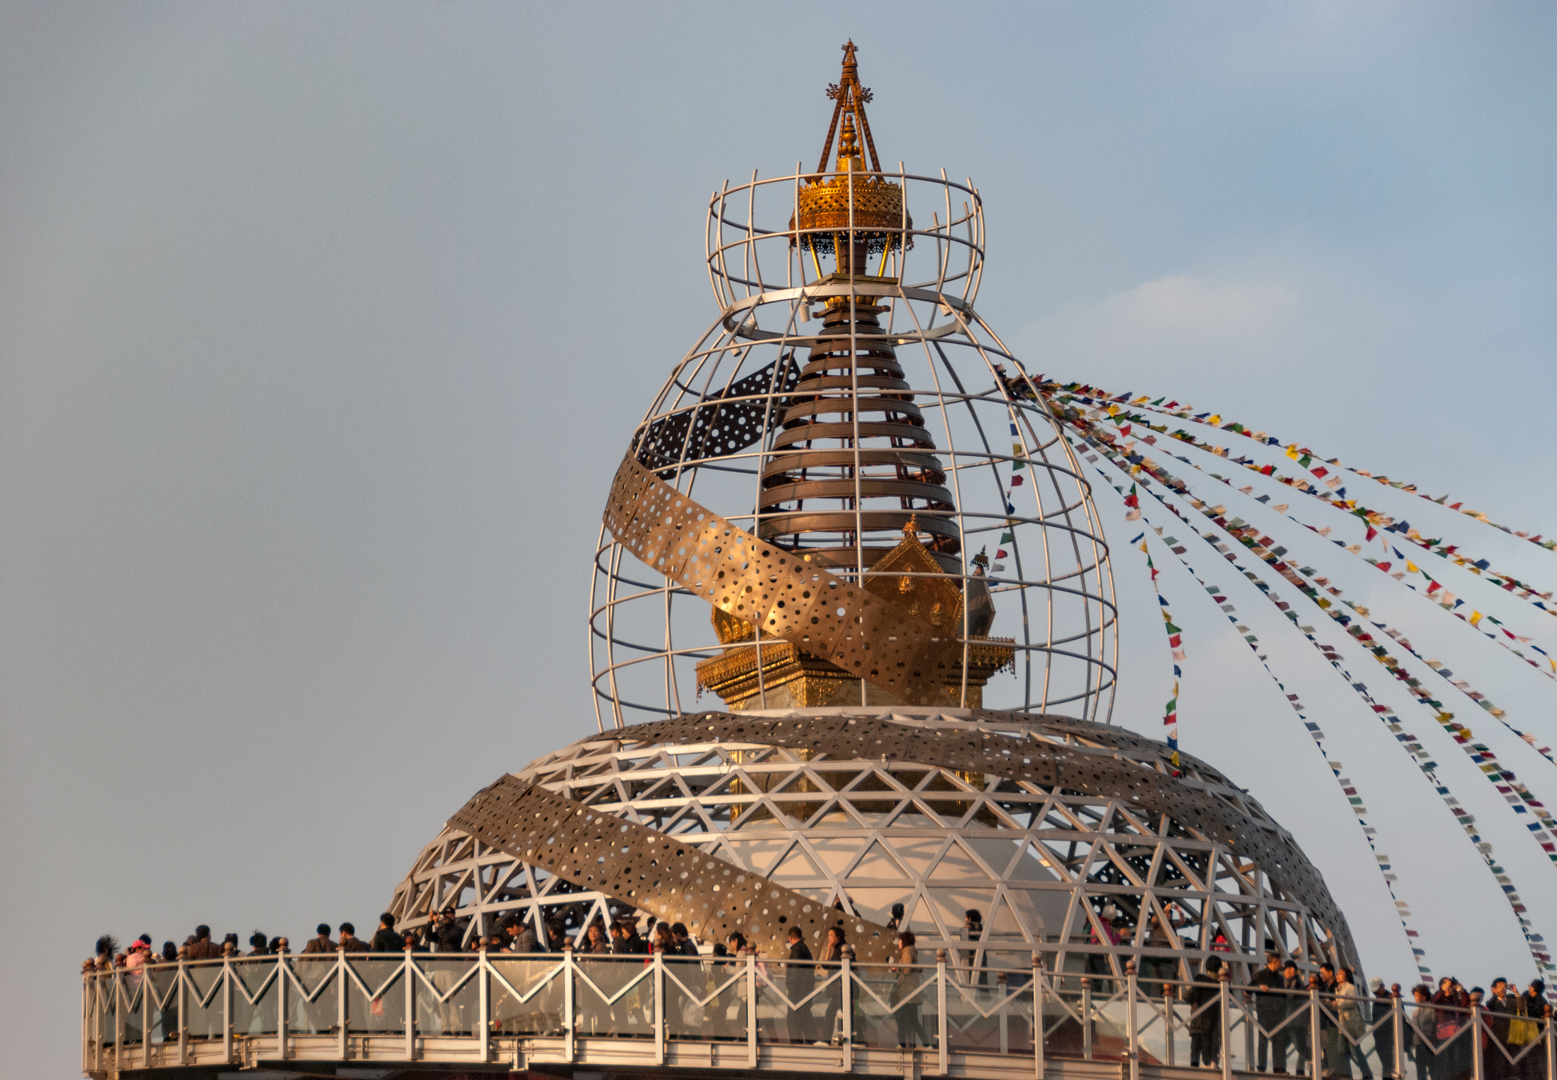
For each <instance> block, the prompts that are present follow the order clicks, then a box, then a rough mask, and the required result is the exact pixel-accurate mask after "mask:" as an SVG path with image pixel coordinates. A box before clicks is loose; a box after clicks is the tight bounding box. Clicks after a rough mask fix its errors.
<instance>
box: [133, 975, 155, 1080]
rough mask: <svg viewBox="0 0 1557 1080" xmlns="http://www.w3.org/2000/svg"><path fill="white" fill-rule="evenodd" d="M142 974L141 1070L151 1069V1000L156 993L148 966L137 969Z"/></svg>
mask: <svg viewBox="0 0 1557 1080" xmlns="http://www.w3.org/2000/svg"><path fill="white" fill-rule="evenodd" d="M137 970H138V971H139V972H140V974H141V1068H143V1069H149V1068H151V998H152V994H153V993H155V991H154V990H153V989H152V982H151V972H150V970H149V969H148V965H146V964H142V965H141V966H140V967H139V968H138V969H137Z"/></svg>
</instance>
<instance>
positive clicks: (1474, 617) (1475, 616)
mask: <svg viewBox="0 0 1557 1080" xmlns="http://www.w3.org/2000/svg"><path fill="white" fill-rule="evenodd" d="M1480 621H1481V612H1479V611H1473V612H1471V617H1470V624H1471V625H1472V626H1475V625H1476V624H1477V623H1479V622H1480Z"/></svg>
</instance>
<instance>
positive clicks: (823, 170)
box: [789, 41, 914, 278]
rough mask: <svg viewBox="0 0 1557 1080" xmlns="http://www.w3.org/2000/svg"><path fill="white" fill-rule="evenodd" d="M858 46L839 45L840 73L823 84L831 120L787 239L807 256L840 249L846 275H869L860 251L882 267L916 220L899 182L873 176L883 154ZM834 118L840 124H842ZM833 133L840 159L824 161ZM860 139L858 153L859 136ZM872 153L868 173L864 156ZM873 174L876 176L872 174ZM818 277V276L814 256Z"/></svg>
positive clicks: (906, 238) (908, 241)
mask: <svg viewBox="0 0 1557 1080" xmlns="http://www.w3.org/2000/svg"><path fill="white" fill-rule="evenodd" d="M857 51H858V50H857V49H856V48H855V45H854V42H852V41H850V42H847V43H846V44H845V45H844V47H843V74H842V75H841V76H839V79H838V81H837V82H835V83H833V84H832V85H830V86H829V87H828V88H827V96H828V97H829V98H831V99H832V100H833V103H834V104H833V119H832V123H831V124H829V125H828V127H827V141H826V142H824V143H823V144H822V158H821V160H820V161H819V162H818V163H817V166H816V173H815V174H813V175H812V176H810V177H807V178H806V183H805V184H804V185H802V187H801V189H800V191H799V192H798V193H797V198H796V204H797V205H796V209H797V210H798V213H797V214H796V216H795V217H794V218H791V219H790V222H789V225H790V228H791V230H794V231H792V232H791V234H790V243H791V245H794V244H795V243H797V242H798V243H799V244H800V245H801V246H802V247H805V248H808V249H809V250H810V251H811V253H812V254H813V255H831V254H834V253H835V252H836V253H837V255H838V273H839V274H842V275H845V276H847V277H849V278H855V277H863V276H866V275H867V274H868V270H867V269H866V265H865V262H866V255H867V254H869V253H872V252H880V253H881V254H882V270H880V271H878V276H879V275H880V274H882V273H885V266H886V257H887V252H889V251H891V250H892V249H894V248H898V247H899V246H900V245H904V244H905V241H906V246H908V247H912V246H913V240H912V239H911V238H909V236H908V235H905V234H909V233H911V232H912V229H913V226H914V222H913V219H912V218H911V217H909V216H908V213H907V211H906V209H905V208H904V206H903V189H902V187H901V186H900V185H898V184H894V183H892V182H891V181H890V180H887V179H886V178H885V177H883V176H881V175H879V174H880V172H881V161H880V160H879V159H878V158H877V157H876V141H875V139H873V138H872V137H871V134H870V120H868V119H867V118H866V116H865V104H866V102H868V101H870V100H872V95H871V92H870V89H869V88H868V87H864V86H861V85H860V71H859V62H858V60H857V59H856V57H855V54H856V52H857ZM840 123H841V125H842V128H841V130H840ZM835 138H836V139H837V140H838V160H837V165H836V167H835V168H834V169H832V170H829V169H828V167H827V163H828V159H829V158H830V157H831V156H832V152H833V140H834V139H835ZM862 139H863V141H864V143H865V151H864V153H862V152H861V150H860V142H861V140H862ZM866 154H868V155H869V157H870V171H869V172H866V168H865V164H866V163H865V156H866ZM872 174H875V175H872ZM817 276H818V277H822V276H824V274H823V272H822V268H821V265H820V263H818V264H817Z"/></svg>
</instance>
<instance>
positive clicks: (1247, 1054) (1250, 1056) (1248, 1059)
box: [1238, 924, 1263, 1072]
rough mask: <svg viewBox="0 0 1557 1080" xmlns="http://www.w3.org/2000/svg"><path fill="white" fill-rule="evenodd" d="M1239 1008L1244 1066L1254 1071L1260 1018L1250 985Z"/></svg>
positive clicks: (1245, 1069) (1247, 1069)
mask: <svg viewBox="0 0 1557 1080" xmlns="http://www.w3.org/2000/svg"><path fill="white" fill-rule="evenodd" d="M1262 925H1263V924H1262ZM1238 1009H1239V1011H1240V1012H1241V1013H1242V1014H1243V1068H1244V1071H1245V1072H1253V1071H1254V1065H1253V1062H1254V1055H1255V1049H1254V1036H1255V1026H1256V1025H1257V1024H1258V1023H1259V1020H1258V1019H1257V1018H1256V1017H1255V1015H1254V998H1253V997H1252V996H1251V995H1250V993H1249V988H1248V987H1244V991H1243V994H1242V995H1240V997H1239V1006H1238Z"/></svg>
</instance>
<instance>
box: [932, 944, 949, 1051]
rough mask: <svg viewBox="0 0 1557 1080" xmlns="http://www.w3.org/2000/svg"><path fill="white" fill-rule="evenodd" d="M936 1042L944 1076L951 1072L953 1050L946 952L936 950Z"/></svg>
mask: <svg viewBox="0 0 1557 1080" xmlns="http://www.w3.org/2000/svg"><path fill="white" fill-rule="evenodd" d="M935 1015H936V1023H935V1041H936V1044H937V1045H938V1046H939V1047H940V1048H941V1055H940V1058H941V1060H940V1069H939V1070H938V1071H939V1072H940V1074H941V1075H942V1076H945V1075H946V1074H947V1073H948V1072H949V1071H950V1070H951V1050H950V1047H948V1046H947V1042H946V1034H947V1024H946V950H945V949H936V950H935Z"/></svg>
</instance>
